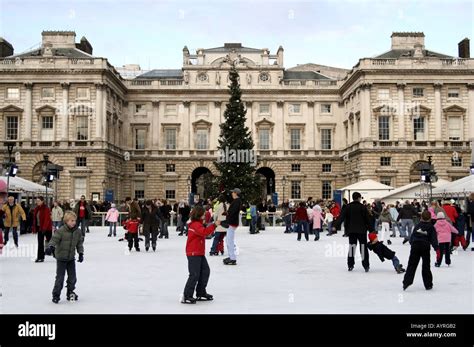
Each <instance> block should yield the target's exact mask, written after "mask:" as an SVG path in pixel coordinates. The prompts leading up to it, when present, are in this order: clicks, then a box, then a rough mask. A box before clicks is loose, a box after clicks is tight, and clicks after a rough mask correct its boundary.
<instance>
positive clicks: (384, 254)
mask: <svg viewBox="0 0 474 347" xmlns="http://www.w3.org/2000/svg"><path fill="white" fill-rule="evenodd" d="M367 247H368V248H369V250H371V251H372V252H374V253H375V254H377V255H378V256H379V258H380V260H381V261H382V262H384V261H385V259H388V260H391V261H392V264H393V267H394V268H395V271H396V272H397V273H398V274H401V273H403V272H405V269H404V268H403V265H402V264H400V260H399V259H398V258H397V256H396V255H395V252H394V251H392V250H391V249H390V248H388V247H387V246H385V245H384V244H383V241H379V239H378V238H377V234H376V233H370V234H369V243H368V244H367Z"/></svg>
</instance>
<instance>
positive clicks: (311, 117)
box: [305, 101, 316, 150]
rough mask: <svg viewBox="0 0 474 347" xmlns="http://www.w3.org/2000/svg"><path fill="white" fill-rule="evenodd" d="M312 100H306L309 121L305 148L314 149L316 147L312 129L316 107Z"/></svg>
mask: <svg viewBox="0 0 474 347" xmlns="http://www.w3.org/2000/svg"><path fill="white" fill-rule="evenodd" d="M314 104H315V103H314V101H308V115H309V122H308V131H307V132H306V141H305V142H306V143H307V147H306V148H307V149H309V150H314V149H316V133H315V131H314V127H315V125H316V115H315V113H316V108H315V107H314Z"/></svg>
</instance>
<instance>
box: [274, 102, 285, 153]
mask: <svg viewBox="0 0 474 347" xmlns="http://www.w3.org/2000/svg"><path fill="white" fill-rule="evenodd" d="M284 106H285V102H284V101H283V100H278V101H277V116H276V121H275V136H274V138H275V139H276V143H277V144H278V145H277V148H276V149H277V150H285V147H286V138H287V136H286V134H285V131H286V129H285V116H284V112H283V107H284Z"/></svg>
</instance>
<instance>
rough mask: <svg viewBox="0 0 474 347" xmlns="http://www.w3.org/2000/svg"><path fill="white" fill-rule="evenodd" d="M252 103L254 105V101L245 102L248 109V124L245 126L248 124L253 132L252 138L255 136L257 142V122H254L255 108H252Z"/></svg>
mask: <svg viewBox="0 0 474 347" xmlns="http://www.w3.org/2000/svg"><path fill="white" fill-rule="evenodd" d="M252 105H253V101H246V102H245V108H246V110H247V113H246V117H245V118H246V122H245V123H246V124H245V126H247V127H248V128H249V130H250V131H251V132H252V138H253V142H254V143H257V141H256V140H257V139H256V138H255V134H256V132H255V122H254V119H253V110H252Z"/></svg>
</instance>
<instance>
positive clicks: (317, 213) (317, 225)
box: [312, 205, 324, 229]
mask: <svg viewBox="0 0 474 347" xmlns="http://www.w3.org/2000/svg"><path fill="white" fill-rule="evenodd" d="M322 212H323V211H322V210H321V206H319V205H315V206H314V207H313V214H312V220H313V229H321V228H322V223H323V222H324V218H323V214H322Z"/></svg>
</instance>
